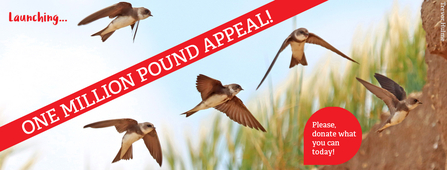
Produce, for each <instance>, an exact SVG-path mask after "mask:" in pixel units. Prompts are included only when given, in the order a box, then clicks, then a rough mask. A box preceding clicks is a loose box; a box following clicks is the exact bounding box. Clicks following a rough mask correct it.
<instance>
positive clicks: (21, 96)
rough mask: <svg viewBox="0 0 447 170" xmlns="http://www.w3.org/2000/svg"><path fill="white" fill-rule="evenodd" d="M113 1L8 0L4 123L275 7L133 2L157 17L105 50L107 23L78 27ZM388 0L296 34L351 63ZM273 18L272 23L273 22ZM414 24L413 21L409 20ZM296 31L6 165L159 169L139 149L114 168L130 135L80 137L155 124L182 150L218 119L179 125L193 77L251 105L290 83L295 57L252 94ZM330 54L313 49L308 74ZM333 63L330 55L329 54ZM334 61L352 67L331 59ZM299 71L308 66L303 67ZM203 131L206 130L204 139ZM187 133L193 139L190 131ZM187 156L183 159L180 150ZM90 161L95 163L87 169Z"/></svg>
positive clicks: (192, 96) (414, 0)
mask: <svg viewBox="0 0 447 170" xmlns="http://www.w3.org/2000/svg"><path fill="white" fill-rule="evenodd" d="M117 2H119V1H111V0H96V1H94V2H92V1H90V0H68V1H59V0H41V1H30V0H6V1H5V0H3V2H2V4H3V5H2V6H0V18H3V19H1V20H0V25H1V26H2V27H1V28H0V29H1V30H2V31H1V32H0V37H1V38H0V79H1V80H3V81H2V82H3V83H2V84H0V109H1V110H2V113H1V115H0V124H4V123H7V122H10V121H12V120H14V119H16V118H19V117H21V116H23V115H26V114H28V113H30V112H32V111H34V110H36V109H39V108H41V107H43V106H45V105H47V104H49V103H51V102H54V101H56V100H58V99H60V98H62V97H64V96H66V95H69V94H71V93H73V92H75V91H77V90H80V89H81V88H84V87H86V86H88V85H90V84H92V83H94V82H97V81H99V80H101V79H103V78H105V77H107V76H110V75H112V74H114V73H116V72H118V71H121V70H123V69H125V68H127V67H129V66H131V65H133V64H136V63H138V62H140V61H143V60H145V59H147V58H149V57H151V56H153V55H156V54H158V53H160V52H162V51H164V50H167V49H169V48H171V47H173V46H175V45H177V44H180V43H182V42H184V41H186V40H188V39H190V38H193V37H195V36H197V35H199V34H201V33H203V32H205V31H208V30H210V29H212V28H214V27H216V26H218V25H220V24H222V23H224V22H227V21H229V20H231V19H233V18H235V17H238V16H240V15H242V14H244V13H246V12H248V11H250V10H253V9H255V8H257V7H259V6H261V5H264V4H266V3H268V2H270V1H269V0H246V1H242V2H241V1H236V0H230V1H205V0H200V1H178V0H176V1H171V2H166V1H129V2H131V3H132V4H133V6H134V7H140V6H143V7H146V8H148V9H150V10H151V11H152V14H153V15H154V17H150V18H148V19H146V20H143V21H142V22H141V23H140V26H139V31H138V34H137V37H136V40H135V43H133V42H132V35H131V30H130V27H127V28H123V29H121V30H118V31H116V32H115V33H114V35H112V36H111V37H110V38H109V39H108V40H107V42H105V43H103V42H101V41H100V38H99V37H90V35H91V34H93V33H95V32H97V31H99V30H101V29H103V28H104V27H105V26H106V25H107V24H108V23H109V22H110V21H111V20H110V19H106V18H105V19H101V20H98V21H95V22H93V23H91V24H88V25H84V26H77V23H78V22H79V21H80V20H82V19H83V18H84V17H86V16H87V15H89V14H91V13H93V12H95V11H97V10H99V9H101V8H104V7H107V6H109V5H112V4H114V3H117ZM393 3H394V2H393V1H391V0H365V1H358V0H348V1H347V0H330V1H328V2H326V3H324V4H322V5H320V6H317V7H316V8H313V9H310V10H308V11H306V12H304V13H302V14H300V15H298V16H297V26H298V27H305V28H307V29H308V30H309V31H310V32H313V33H315V34H317V35H319V36H320V37H322V38H324V39H325V40H326V41H328V42H329V43H331V44H332V45H333V46H335V47H336V48H338V49H339V50H340V51H342V52H343V53H345V54H347V55H349V54H350V50H351V49H350V48H351V46H352V44H351V42H352V39H353V35H354V32H356V30H357V29H358V28H359V27H360V26H361V27H363V28H370V27H374V26H376V25H378V24H380V22H381V21H383V18H384V15H385V14H386V12H389V11H390V10H391V8H392V5H393ZM421 3H422V2H421V1H420V0H406V1H401V2H400V3H399V4H400V8H401V9H403V8H408V9H409V10H410V11H411V14H412V15H411V16H403V17H409V18H410V19H414V18H416V15H417V14H418V13H419V12H420V5H421ZM9 12H12V14H13V15H15V14H20V15H23V14H28V15H34V14H37V12H41V13H43V12H46V13H47V14H49V15H55V14H57V15H58V16H59V17H60V18H61V19H67V20H68V22H66V23H59V24H58V25H56V26H54V25H52V24H51V23H12V22H9V21H8V15H9ZM273 19H274V18H273ZM411 21H415V20H411ZM291 31H292V20H287V21H285V22H282V23H280V24H278V25H276V26H273V27H271V28H269V29H267V30H265V31H263V32H261V33H259V34H257V35H254V36H252V37H250V38H248V39H245V40H243V41H241V42H239V43H237V44H235V45H233V46H231V47H228V48H226V49H224V50H222V51H219V52H217V53H215V54H213V55H211V56H209V57H207V58H205V59H203V60H200V61H198V62H196V63H194V64H191V65H189V66H187V67H185V68H183V69H181V70H179V71H177V72H175V73H172V74H170V75H168V76H166V77H163V78H161V79H159V80H157V81H155V82H153V83H151V84H149V85H146V86H144V87H142V88H140V89H138V90H135V91H134V92H131V93H129V94H127V95H125V96H122V97H120V98H118V99H116V100H114V101H112V102H109V103H107V104H105V105H103V106H100V107H98V108H96V109H94V110H92V111H90V112H87V113H85V114H83V115H81V116H79V117H77V118H75V119H73V120H70V121H68V122H66V123H64V124H62V125H60V126H57V127H55V128H53V129H51V130H49V131H47V132H45V133H42V134H40V135H38V136H36V137H34V138H33V139H31V140H28V141H25V142H23V143H21V144H19V145H17V147H16V148H17V149H19V150H20V151H19V152H17V154H15V155H13V157H11V158H10V159H8V160H7V162H6V165H5V166H6V169H16V168H18V167H19V165H20V162H22V161H23V160H25V159H27V158H29V157H30V156H31V155H32V154H33V153H37V154H38V159H37V162H36V165H35V166H34V169H62V168H63V169H82V168H84V167H87V166H91V168H92V169H126V168H136V169H142V168H143V167H146V166H149V167H158V165H157V164H156V163H155V161H154V160H153V159H152V157H151V156H150V154H149V152H148V151H147V149H146V148H145V146H144V144H143V142H142V141H138V142H137V143H136V144H135V145H134V160H131V161H120V162H118V163H115V164H110V162H111V161H112V159H113V158H114V157H115V154H116V153H117V151H118V149H119V144H120V140H121V138H122V135H123V134H118V133H117V132H116V131H115V129H113V128H105V129H82V127H83V126H84V125H85V124H88V123H91V122H94V121H99V120H104V119H111V118H125V117H129V118H134V119H136V120H138V121H149V122H152V123H153V124H154V125H155V126H157V127H159V128H158V129H157V131H158V133H159V135H160V138H161V142H162V143H161V145H162V147H163V146H164V143H165V142H166V138H165V137H166V136H170V137H171V139H173V140H175V141H176V143H177V144H178V146H177V148H185V147H186V143H184V142H183V141H184V140H185V136H186V135H190V137H195V136H197V138H198V136H200V134H201V133H202V132H201V131H203V130H204V129H205V130H206V129H207V127H206V126H205V127H204V126H202V122H204V121H206V120H207V119H209V118H210V117H211V115H212V114H216V112H214V111H213V109H209V110H206V111H200V112H198V113H196V114H194V115H193V116H191V117H189V118H185V117H184V116H180V114H181V113H183V112H185V111H187V110H189V109H191V108H192V107H194V106H195V105H197V104H198V103H199V102H200V95H199V93H198V92H197V90H196V88H195V78H196V76H197V75H198V74H205V75H208V76H210V77H213V78H216V79H219V80H221V81H222V83H224V84H228V83H238V84H240V85H241V86H242V87H243V88H244V89H245V90H244V91H242V92H241V93H240V94H238V96H239V97H240V98H241V99H242V100H243V101H244V102H246V103H247V102H248V101H249V100H250V99H254V98H255V97H257V96H258V95H259V94H261V93H262V92H263V91H265V90H266V89H267V87H268V84H269V81H272V82H273V85H275V86H276V85H278V84H279V83H281V82H283V81H284V79H285V78H286V76H287V75H288V73H289V71H290V70H289V69H288V65H289V62H290V55H291V54H290V49H289V48H287V49H286V50H284V52H283V53H282V54H281V55H280V57H279V58H278V61H277V62H276V64H275V67H273V69H272V71H271V73H270V76H269V78H268V79H267V81H266V82H265V83H264V84H263V86H262V87H261V88H260V89H259V90H258V91H255V88H256V86H257V85H258V83H259V81H260V80H261V78H262V76H263V75H264V73H265V71H266V69H267V67H268V65H269V64H270V62H271V61H272V60H273V57H274V55H275V54H276V52H277V51H278V48H279V47H280V45H281V43H282V42H283V41H284V39H285V38H286V37H287V36H288V35H289V34H290V32H291ZM328 53H329V52H328V50H326V49H324V48H322V47H320V46H316V45H307V46H306V56H307V59H308V63H309V66H308V67H306V68H305V70H306V73H310V72H311V70H313V69H318V68H315V66H316V65H318V64H317V62H318V61H320V58H321V57H322V56H324V55H327V54H328ZM331 55H333V54H331ZM332 59H333V60H337V61H338V60H339V61H340V62H341V63H346V61H347V60H345V59H343V58H341V57H338V56H336V55H333V57H332ZM299 67H301V66H299ZM199 129H200V130H199ZM186 131H187V132H186ZM180 152H183V154H184V152H185V150H184V149H181V150H180ZM87 160H89V161H91V162H87ZM162 168H168V166H167V161H166V160H164V165H163V167H162Z"/></svg>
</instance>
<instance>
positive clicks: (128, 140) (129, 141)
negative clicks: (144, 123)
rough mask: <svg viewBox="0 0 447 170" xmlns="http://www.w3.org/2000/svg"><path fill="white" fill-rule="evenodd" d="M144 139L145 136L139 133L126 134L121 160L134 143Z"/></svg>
mask: <svg viewBox="0 0 447 170" xmlns="http://www.w3.org/2000/svg"><path fill="white" fill-rule="evenodd" d="M142 137H143V136H141V135H139V134H137V133H130V134H125V135H124V137H123V141H122V146H121V155H120V158H122V157H123V156H124V154H126V152H127V150H128V149H129V147H130V146H131V145H132V143H134V142H136V141H137V140H140V139H141V138H142Z"/></svg>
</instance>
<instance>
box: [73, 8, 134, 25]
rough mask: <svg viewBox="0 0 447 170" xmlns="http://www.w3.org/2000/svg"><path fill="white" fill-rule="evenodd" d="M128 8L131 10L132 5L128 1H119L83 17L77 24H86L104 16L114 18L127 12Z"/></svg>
mask: <svg viewBox="0 0 447 170" xmlns="http://www.w3.org/2000/svg"><path fill="white" fill-rule="evenodd" d="M129 10H132V5H131V4H130V3H128V2H120V3H117V4H115V5H112V6H109V7H107V8H104V9H101V10H99V11H97V12H95V13H93V14H91V15H89V16H88V17H86V18H84V19H83V20H82V21H81V22H79V24H78V26H79V25H85V24H88V23H90V22H93V21H95V20H97V19H100V18H104V17H107V16H108V17H109V18H115V17H116V16H118V15H122V14H125V13H127V12H129Z"/></svg>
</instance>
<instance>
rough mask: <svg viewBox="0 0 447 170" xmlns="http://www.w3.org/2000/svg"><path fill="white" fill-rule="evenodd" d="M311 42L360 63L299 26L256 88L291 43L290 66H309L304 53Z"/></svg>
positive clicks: (285, 42)
mask: <svg viewBox="0 0 447 170" xmlns="http://www.w3.org/2000/svg"><path fill="white" fill-rule="evenodd" d="M306 43H311V44H317V45H321V46H323V47H324V48H327V49H329V50H331V51H333V52H335V53H337V54H338V55H341V56H342V57H344V58H346V59H348V60H351V61H352V62H355V63H357V64H358V62H357V61H354V60H353V59H351V58H349V57H348V56H346V55H345V54H343V53H342V52H340V51H338V50H337V49H336V48H335V47H333V46H332V45H330V44H329V43H327V42H326V41H324V40H323V39H322V38H320V37H319V36H317V35H315V34H313V33H310V32H309V31H307V29H306V28H298V29H296V30H295V31H293V32H292V33H291V34H290V35H289V36H288V37H287V38H286V40H284V42H283V43H282V45H281V48H280V49H279V51H278V53H276V56H275V58H274V59H273V62H272V64H270V67H269V69H268V70H267V72H266V73H265V75H264V78H262V80H261V83H259V85H258V87H257V88H256V89H259V87H260V86H261V84H262V82H264V80H265V78H266V77H267V75H268V74H269V73H270V70H271V69H272V67H273V65H274V64H275V62H276V59H277V58H278V56H279V54H280V53H281V52H282V51H283V50H284V49H285V48H286V47H287V46H288V45H289V44H290V47H292V61H290V66H289V68H292V67H294V66H296V65H298V64H302V65H303V66H307V61H306V55H304V44H306Z"/></svg>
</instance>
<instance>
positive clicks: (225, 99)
mask: <svg viewBox="0 0 447 170" xmlns="http://www.w3.org/2000/svg"><path fill="white" fill-rule="evenodd" d="M196 85H197V90H198V91H199V92H200V94H201V96H202V101H201V102H200V103H199V104H198V105H197V106H196V107H194V108H193V109H191V110H189V111H187V112H185V113H183V114H186V117H188V116H191V115H192V114H194V113H196V112H197V111H199V110H204V109H208V108H211V107H214V108H215V109H217V110H219V111H221V112H224V113H225V114H226V115H227V116H228V117H229V118H230V119H231V120H233V121H235V122H238V123H240V124H242V125H244V126H248V127H251V128H254V129H258V130H262V131H264V132H265V129H264V127H262V125H261V124H260V123H259V122H258V121H257V120H256V118H255V117H254V116H253V115H252V114H251V113H250V111H249V110H248V109H247V107H245V105H244V103H242V101H241V99H239V98H238V97H236V94H238V93H239V92H240V91H241V90H243V89H242V87H241V86H240V85H239V84H228V85H222V83H221V82H220V81H219V80H216V79H213V78H210V77H208V76H205V75H202V74H200V75H199V76H197V83H196Z"/></svg>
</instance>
